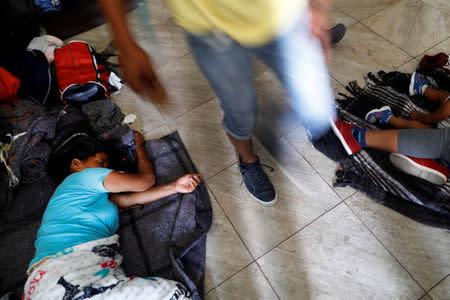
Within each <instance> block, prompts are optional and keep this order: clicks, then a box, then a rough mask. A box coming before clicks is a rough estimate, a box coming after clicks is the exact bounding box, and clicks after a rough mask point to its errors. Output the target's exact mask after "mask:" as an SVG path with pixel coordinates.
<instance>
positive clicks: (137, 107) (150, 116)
mask: <svg viewBox="0 0 450 300" xmlns="http://www.w3.org/2000/svg"><path fill="white" fill-rule="evenodd" d="M111 101H113V102H114V103H115V104H116V105H118V106H119V107H120V109H121V110H122V112H123V113H124V114H125V115H127V114H130V113H132V114H135V115H136V116H137V119H136V121H134V122H133V124H132V125H131V126H130V127H131V128H133V129H135V130H138V131H140V132H147V131H150V130H152V129H155V128H157V127H159V126H161V125H162V124H163V123H164V122H165V120H164V117H163V116H162V115H161V113H160V112H159V111H158V109H157V108H156V106H155V105H154V104H153V103H152V102H150V101H146V100H142V99H140V98H139V97H138V95H137V94H136V93H134V92H133V91H132V90H131V89H130V88H129V87H128V86H127V85H125V86H124V87H123V88H122V89H121V90H120V92H119V94H117V95H113V96H112V97H111Z"/></svg>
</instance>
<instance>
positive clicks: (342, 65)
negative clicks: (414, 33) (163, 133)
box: [329, 24, 412, 85]
mask: <svg viewBox="0 0 450 300" xmlns="http://www.w3.org/2000/svg"><path fill="white" fill-rule="evenodd" d="M411 58H412V57H411V56H409V55H408V54H407V53H405V52H403V51H401V50H400V49H398V48H397V47H395V46H393V45H392V44H390V43H389V42H387V41H385V40H384V39H382V38H381V37H380V36H378V35H377V34H376V33H374V32H373V31H371V30H370V29H367V28H366V27H364V26H362V25H361V24H355V25H353V26H352V27H350V28H348V29H347V34H346V36H345V38H344V39H343V40H342V41H341V42H340V43H339V44H338V47H336V48H335V49H334V52H333V58H332V60H331V63H330V67H329V69H330V74H331V75H332V76H333V78H335V79H336V80H337V81H339V83H341V84H342V85H346V84H347V83H348V82H349V81H352V80H357V81H358V83H360V84H362V83H363V76H364V75H365V74H366V73H367V72H377V71H379V70H385V71H389V70H394V69H395V68H396V67H398V66H400V65H402V64H404V63H405V62H407V61H409V60H410V59H411Z"/></svg>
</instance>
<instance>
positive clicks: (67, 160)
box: [48, 134, 105, 183]
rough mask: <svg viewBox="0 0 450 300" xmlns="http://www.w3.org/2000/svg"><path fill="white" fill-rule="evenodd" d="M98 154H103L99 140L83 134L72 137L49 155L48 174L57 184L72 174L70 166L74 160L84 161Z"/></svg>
mask: <svg viewBox="0 0 450 300" xmlns="http://www.w3.org/2000/svg"><path fill="white" fill-rule="evenodd" d="M99 152H105V148H104V146H103V144H102V142H100V141H99V140H97V139H94V138H91V137H88V136H87V135H85V134H81V135H76V136H72V137H71V138H70V139H69V140H67V141H66V142H64V143H63V144H62V145H61V146H60V147H58V148H57V149H56V150H55V151H54V152H53V153H52V154H51V155H50V159H49V162H48V171H49V174H50V175H51V176H52V177H53V178H54V179H55V180H56V181H57V182H58V183H59V182H61V181H62V180H63V179H64V178H66V177H67V176H69V175H70V174H71V173H72V172H71V170H70V165H71V163H72V160H73V159H74V158H77V159H79V160H81V161H84V160H86V159H87V158H89V157H91V156H94V155H95V154H97V153H99Z"/></svg>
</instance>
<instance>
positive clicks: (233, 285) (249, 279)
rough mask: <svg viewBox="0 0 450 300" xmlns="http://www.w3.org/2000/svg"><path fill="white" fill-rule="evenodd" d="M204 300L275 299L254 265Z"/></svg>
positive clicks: (213, 291) (274, 295)
mask: <svg viewBox="0 0 450 300" xmlns="http://www.w3.org/2000/svg"><path fill="white" fill-rule="evenodd" d="M205 299H206V300H216V299H224V300H225V299H230V300H235V299H242V300H250V299H267V300H273V299H277V296H276V294H275V292H274V291H273V289H272V288H271V287H270V284H269V282H268V281H267V280H266V278H264V275H263V274H262V272H261V270H260V269H259V267H258V265H257V264H256V263H253V264H251V265H249V266H248V267H247V268H245V269H244V270H242V271H241V272H239V273H238V274H236V275H235V276H233V277H232V278H230V279H228V280H227V281H226V282H224V283H223V284H221V285H220V286H219V287H217V288H215V289H214V290H212V291H211V292H209V293H208V294H206V295H205Z"/></svg>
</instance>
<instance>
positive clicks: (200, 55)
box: [187, 33, 277, 205]
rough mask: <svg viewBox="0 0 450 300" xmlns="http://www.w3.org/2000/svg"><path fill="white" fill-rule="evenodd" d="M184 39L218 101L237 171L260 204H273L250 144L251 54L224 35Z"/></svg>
mask: <svg viewBox="0 0 450 300" xmlns="http://www.w3.org/2000/svg"><path fill="white" fill-rule="evenodd" d="M187 38H188V42H189V44H190V46H191V49H192V53H193V54H194V57H195V59H196V61H197V63H198V65H199V66H200V69H201V70H202V72H203V74H204V75H205V77H206V78H207V79H208V81H209V83H210V85H211V87H212V88H213V90H214V92H215V93H216V95H217V97H218V98H219V100H220V103H221V106H222V109H223V111H224V117H223V122H222V124H223V127H224V128H225V131H226V132H227V134H228V137H229V138H230V141H231V142H232V143H233V145H234V147H235V148H236V151H237V152H238V153H239V169H240V171H241V173H242V176H243V178H244V182H245V186H246V187H247V189H248V191H249V192H250V194H251V195H252V196H253V197H254V198H255V199H256V200H257V201H259V202H260V203H261V204H263V205H273V204H275V203H276V201H277V198H276V192H275V188H274V187H273V185H272V183H271V182H270V180H269V178H268V176H267V175H266V174H265V173H264V171H263V170H262V165H261V164H260V162H259V159H258V157H257V156H256V154H255V153H254V151H253V147H252V142H251V136H252V133H253V129H254V128H255V125H256V116H257V111H258V108H257V104H256V95H255V92H254V89H253V82H252V78H251V60H250V51H249V50H248V49H246V48H244V47H242V46H241V45H239V44H237V43H236V42H235V41H233V40H231V39H230V38H229V37H227V36H225V35H209V36H197V35H192V34H189V33H188V34H187ZM205 142H207V141H205Z"/></svg>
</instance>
